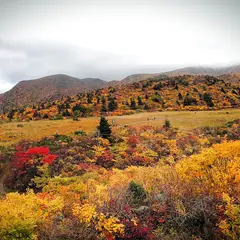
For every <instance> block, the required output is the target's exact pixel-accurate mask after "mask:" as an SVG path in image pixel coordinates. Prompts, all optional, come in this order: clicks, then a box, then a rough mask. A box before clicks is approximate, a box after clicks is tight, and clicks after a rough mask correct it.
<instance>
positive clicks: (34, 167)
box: [8, 147, 57, 192]
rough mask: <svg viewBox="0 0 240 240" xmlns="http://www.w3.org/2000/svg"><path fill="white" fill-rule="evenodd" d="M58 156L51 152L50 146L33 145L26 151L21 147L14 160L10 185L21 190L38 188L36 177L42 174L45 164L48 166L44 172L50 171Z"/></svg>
mask: <svg viewBox="0 0 240 240" xmlns="http://www.w3.org/2000/svg"><path fill="white" fill-rule="evenodd" d="M56 158H57V156H56V155H53V154H50V151H49V148H48V147H33V148H29V149H27V150H26V151H22V149H21V148H20V147H19V148H18V151H17V152H16V153H15V156H14V161H13V162H12V169H11V171H12V176H11V178H10V179H9V181H8V185H9V187H10V188H12V189H17V190H19V191H20V192H24V191H26V189H27V188H28V187H29V188H33V189H34V190H37V189H38V187H37V186H36V183H35V182H34V177H36V176H41V172H42V173H43V171H44V168H43V166H44V165H45V166H46V168H45V171H44V172H45V173H46V174H47V172H48V173H49V171H48V170H49V167H50V165H51V164H53V162H54V161H55V159H56ZM46 171H47V172H46ZM49 175H50V173H49Z"/></svg>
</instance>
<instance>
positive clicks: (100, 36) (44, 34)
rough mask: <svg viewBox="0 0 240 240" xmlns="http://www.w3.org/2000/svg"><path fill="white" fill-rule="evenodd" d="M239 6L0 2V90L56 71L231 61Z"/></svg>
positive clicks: (128, 70) (238, 58)
mask: <svg viewBox="0 0 240 240" xmlns="http://www.w3.org/2000/svg"><path fill="white" fill-rule="evenodd" d="M239 11H240V1H238V0H228V1H227V0H218V1H217V0H208V1H207V0H191V1H190V0H178V1H177V0H138V1H136V0H128V1H126V0H111V1H110V0H100V1H99V0H98V1H96V0H78V1H77V0H68V1H61V0H48V1H47V0H11V1H9V0H8V1H4V0H0V93H1V92H5V91H7V90H9V89H10V88H11V87H13V86H14V85H15V84H16V83H17V82H19V81H21V80H24V79H34V78H38V77H42V76H47V75H51V74H55V73H64V74H68V75H71V76H74V77H77V78H86V77H98V78H102V79H105V80H120V79H123V78H124V77H126V76H127V75H131V74H134V73H145V72H146V73H160V72H164V71H168V70H173V69H176V68H182V67H189V66H197V65H202V66H219V65H224V66H226V65H234V64H238V63H240V44H239V42H240V28H239V22H240V15H239Z"/></svg>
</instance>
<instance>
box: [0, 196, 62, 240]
mask: <svg viewBox="0 0 240 240" xmlns="http://www.w3.org/2000/svg"><path fill="white" fill-rule="evenodd" d="M62 207H63V204H62V201H61V199H60V198H58V197H54V196H52V197H51V198H46V196H45V197H38V196H37V195H35V194H34V193H33V192H30V193H28V194H22V195H21V194H18V193H9V194H7V195H6V198H4V199H2V200H0V221H1V224H0V238H1V239H3V240H14V239H16V240H17V239H24V240H25V239H28V240H33V239H36V238H37V231H38V226H39V224H41V223H42V222H44V221H46V220H48V221H51V219H52V218H53V219H54V218H55V217H56V216H57V215H58V214H61V209H62Z"/></svg>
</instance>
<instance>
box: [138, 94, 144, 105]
mask: <svg viewBox="0 0 240 240" xmlns="http://www.w3.org/2000/svg"><path fill="white" fill-rule="evenodd" d="M142 105H143V102H142V98H141V97H140V96H138V106H142Z"/></svg>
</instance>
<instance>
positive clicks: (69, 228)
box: [0, 120, 240, 240]
mask: <svg viewBox="0 0 240 240" xmlns="http://www.w3.org/2000/svg"><path fill="white" fill-rule="evenodd" d="M0 159H1V170H2V172H4V173H5V186H6V189H8V190H9V191H15V192H9V193H8V194H6V196H3V197H2V199H1V200H0V222H1V224H0V238H1V239H3V240H4V239H6V240H10V239H11V240H12V239H40V240H41V239H42V240H48V239H49V240H52V239H53V240H54V239H56V240H57V239H62V240H63V239H69V240H70V239H86V240H87V239H108V240H110V239H119V240H125V239H139V240H141V239H142V240H144V239H239V237H240V203H239V193H240V173H239V168H240V120H236V121H233V122H231V123H228V124H227V125H225V126H222V127H215V128H213V127H211V128H210V127H205V128H199V129H194V130H192V131H190V130H189V131H180V130H178V129H174V128H172V127H171V126H170V123H165V126H163V127H158V128H154V127H150V126H145V127H120V128H116V129H115V130H113V132H112V135H111V137H110V136H108V137H107V138H99V137H98V138H96V137H91V136H87V135H86V134H85V133H84V132H81V131H80V132H77V133H76V134H75V135H73V136H64V135H54V136H51V137H47V138H44V139H42V140H41V141H38V142H31V141H22V142H21V143H19V144H18V145H17V146H14V147H11V148H7V149H1V155H0ZM7 165H8V167H7V168H6V166H7Z"/></svg>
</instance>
